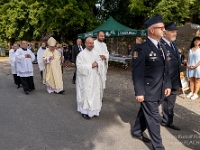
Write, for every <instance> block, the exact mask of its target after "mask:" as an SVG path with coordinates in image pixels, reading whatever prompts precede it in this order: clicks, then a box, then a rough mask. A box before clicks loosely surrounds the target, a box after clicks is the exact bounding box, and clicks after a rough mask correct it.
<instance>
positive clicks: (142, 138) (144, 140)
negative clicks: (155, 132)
mask: <svg viewBox="0 0 200 150" xmlns="http://www.w3.org/2000/svg"><path fill="white" fill-rule="evenodd" d="M132 136H133V137H134V138H137V139H139V140H141V141H143V142H144V143H150V142H151V140H150V139H149V138H147V137H145V136H144V135H143V134H142V135H141V136H138V135H134V134H132Z"/></svg>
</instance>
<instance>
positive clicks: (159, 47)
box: [157, 42, 161, 50]
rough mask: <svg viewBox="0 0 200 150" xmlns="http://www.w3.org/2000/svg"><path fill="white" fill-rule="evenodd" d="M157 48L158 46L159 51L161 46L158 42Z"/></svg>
mask: <svg viewBox="0 0 200 150" xmlns="http://www.w3.org/2000/svg"><path fill="white" fill-rule="evenodd" d="M157 46H158V49H159V50H161V46H160V43H159V42H158V45H157Z"/></svg>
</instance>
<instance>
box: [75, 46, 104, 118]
mask: <svg viewBox="0 0 200 150" xmlns="http://www.w3.org/2000/svg"><path fill="white" fill-rule="evenodd" d="M95 61H96V62H97V63H98V68H97V67H95V68H92V63H94V62H95ZM102 65H103V64H102V63H101V61H100V57H99V55H98V54H97V53H96V52H95V51H94V49H93V50H91V51H89V50H88V49H84V50H83V51H82V52H80V53H79V55H78V56H77V59H76V67H77V73H76V74H77V75H76V99H77V110H78V111H79V112H81V113H82V114H87V115H88V116H89V117H93V116H99V112H100V111H101V107H102V101H101V98H100V79H99V76H100V74H99V72H101V70H99V68H101V66H102Z"/></svg>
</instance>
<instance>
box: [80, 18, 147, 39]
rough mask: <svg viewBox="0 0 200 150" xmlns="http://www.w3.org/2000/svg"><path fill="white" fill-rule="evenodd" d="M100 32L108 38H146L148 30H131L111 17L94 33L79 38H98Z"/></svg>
mask: <svg viewBox="0 0 200 150" xmlns="http://www.w3.org/2000/svg"><path fill="white" fill-rule="evenodd" d="M99 31H103V32H104V33H105V36H106V37H118V36H146V30H136V29H131V28H129V27H126V26H124V25H122V24H121V23H119V22H117V21H116V20H115V19H113V17H110V18H109V19H108V20H107V21H106V22H104V23H103V24H102V25H100V26H99V27H97V28H96V29H94V30H93V31H90V32H87V33H80V34H78V38H81V39H85V38H87V37H89V36H91V37H96V36H97V33H98V32H99Z"/></svg>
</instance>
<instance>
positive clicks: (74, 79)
mask: <svg viewBox="0 0 200 150" xmlns="http://www.w3.org/2000/svg"><path fill="white" fill-rule="evenodd" d="M72 80H73V81H74V82H76V70H75V72H74V76H73V78H72Z"/></svg>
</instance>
